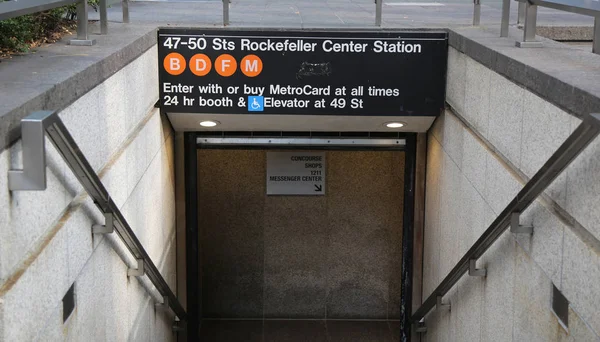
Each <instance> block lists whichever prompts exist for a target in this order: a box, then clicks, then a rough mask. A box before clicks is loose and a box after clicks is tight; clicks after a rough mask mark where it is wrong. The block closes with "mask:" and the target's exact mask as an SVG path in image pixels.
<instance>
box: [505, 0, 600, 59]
mask: <svg viewBox="0 0 600 342" xmlns="http://www.w3.org/2000/svg"><path fill="white" fill-rule="evenodd" d="M510 1H511V0H503V3H502V20H501V24H500V37H508V26H509V20H510ZM516 1H518V2H519V14H518V22H519V23H521V22H523V40H522V41H517V42H516V45H517V46H518V47H541V46H542V43H541V42H539V41H537V40H536V38H535V32H536V26H537V8H538V6H541V7H547V8H552V9H556V10H560V11H564V12H570V13H576V14H581V15H587V16H591V17H593V18H594V28H593V41H592V52H593V53H595V54H600V2H598V1H588V0H516Z"/></svg>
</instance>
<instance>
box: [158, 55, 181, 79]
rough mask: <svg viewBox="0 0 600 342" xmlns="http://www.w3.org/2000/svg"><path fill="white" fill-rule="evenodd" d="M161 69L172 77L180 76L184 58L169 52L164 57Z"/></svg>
mask: <svg viewBox="0 0 600 342" xmlns="http://www.w3.org/2000/svg"><path fill="white" fill-rule="evenodd" d="M163 67H164V68H165V71H166V72H168V73H169V74H171V75H173V76H177V75H181V73H183V72H184V71H185V58H183V56H182V55H181V54H179V53H177V52H171V53H170V54H168V55H167V56H166V57H165V59H164V61H163Z"/></svg>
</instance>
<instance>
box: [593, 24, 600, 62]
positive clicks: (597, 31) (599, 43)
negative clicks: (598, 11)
mask: <svg viewBox="0 0 600 342" xmlns="http://www.w3.org/2000/svg"><path fill="white" fill-rule="evenodd" d="M593 39H594V42H593V43H592V52H593V53H595V54H597V55H600V17H596V18H594V36H593Z"/></svg>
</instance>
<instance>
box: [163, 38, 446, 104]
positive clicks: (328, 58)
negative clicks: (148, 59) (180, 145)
mask: <svg viewBox="0 0 600 342" xmlns="http://www.w3.org/2000/svg"><path fill="white" fill-rule="evenodd" d="M446 59H447V36H446V33H444V32H431V31H423V32H418V31H354V32H342V31H331V32H328V31H313V30H308V31H294V30H286V31H282V30H277V31H263V30H260V31H253V30H239V31H232V30H205V29H186V28H175V29H172V28H168V29H167V28H165V29H160V30H159V31H158V60H159V81H160V85H159V86H160V104H161V108H163V109H164V110H165V111H166V112H170V113H215V114H219V113H221V114H290V115H305V114H310V115H315V114H316V115H346V116H375V115H377V116H437V115H439V113H440V112H441V110H442V109H443V107H444V89H445V75H446Z"/></svg>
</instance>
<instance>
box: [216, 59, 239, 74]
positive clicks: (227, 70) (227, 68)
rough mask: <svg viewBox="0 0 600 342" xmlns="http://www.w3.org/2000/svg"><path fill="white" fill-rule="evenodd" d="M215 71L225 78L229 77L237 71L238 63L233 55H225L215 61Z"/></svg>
mask: <svg viewBox="0 0 600 342" xmlns="http://www.w3.org/2000/svg"><path fill="white" fill-rule="evenodd" d="M215 70H216V71H217V73H218V74H219V75H221V76H223V77H229V76H231V75H233V74H234V73H235V71H236V70H237V61H236V60H235V58H233V56H232V55H228V54H223V55H221V56H219V57H217V59H216V60H215Z"/></svg>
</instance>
